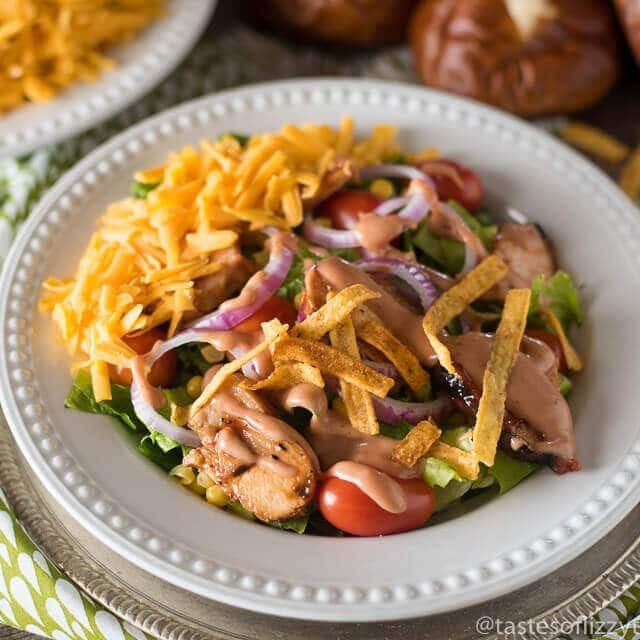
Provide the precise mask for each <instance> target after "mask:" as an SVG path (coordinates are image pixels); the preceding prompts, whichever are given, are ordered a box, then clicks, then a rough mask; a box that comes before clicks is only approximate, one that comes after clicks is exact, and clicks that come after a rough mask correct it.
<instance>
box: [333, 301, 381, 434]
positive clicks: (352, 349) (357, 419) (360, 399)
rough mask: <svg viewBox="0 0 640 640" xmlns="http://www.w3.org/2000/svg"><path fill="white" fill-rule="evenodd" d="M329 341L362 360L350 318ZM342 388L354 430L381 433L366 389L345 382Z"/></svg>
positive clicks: (337, 327)
mask: <svg viewBox="0 0 640 640" xmlns="http://www.w3.org/2000/svg"><path fill="white" fill-rule="evenodd" d="M336 297H337V296H336ZM325 306H326V305H325ZM329 339H330V340H331V345H332V346H333V348H334V349H337V350H338V351H342V352H343V353H345V354H347V355H349V356H351V357H352V358H355V359H356V360H358V361H359V360H360V352H359V351H358V342H357V340H356V332H355V329H354V328H353V322H352V321H351V318H350V317H349V316H347V317H346V318H345V319H344V320H343V321H342V322H340V323H339V324H338V325H336V326H335V327H334V328H333V329H331V331H330V332H329ZM340 388H341V390H342V399H343V401H344V404H345V407H346V409H347V416H348V418H349V422H351V425H352V426H353V428H354V429H357V430H358V431H361V432H362V433H368V434H369V435H376V434H378V433H380V425H379V424H378V418H377V417H376V412H375V409H374V408H373V402H372V401H371V395H370V394H369V393H367V392H366V391H365V390H364V389H361V388H360V387H357V386H356V385H354V384H351V383H350V382H346V381H345V380H340Z"/></svg>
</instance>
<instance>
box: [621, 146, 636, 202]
mask: <svg viewBox="0 0 640 640" xmlns="http://www.w3.org/2000/svg"><path fill="white" fill-rule="evenodd" d="M619 184H620V188H621V189H622V190H623V191H624V192H625V193H626V194H627V195H628V196H629V197H630V198H631V199H632V200H633V201H634V202H637V201H638V199H640V145H638V146H637V147H636V148H635V149H634V150H633V152H632V154H631V156H630V157H629V159H628V160H627V162H626V164H625V165H624V167H623V168H622V173H621V174H620V181H619Z"/></svg>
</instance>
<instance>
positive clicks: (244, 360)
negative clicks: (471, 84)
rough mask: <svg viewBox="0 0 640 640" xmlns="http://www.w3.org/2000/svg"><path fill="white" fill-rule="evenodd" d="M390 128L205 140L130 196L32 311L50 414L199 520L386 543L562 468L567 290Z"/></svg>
mask: <svg viewBox="0 0 640 640" xmlns="http://www.w3.org/2000/svg"><path fill="white" fill-rule="evenodd" d="M395 136H396V131H395V128H394V127H391V126H387V125H380V126H376V127H374V128H373V131H372V132H371V134H370V135H369V137H367V138H364V139H358V138H356V136H355V133H354V124H353V122H352V120H351V119H350V118H348V117H345V118H344V119H343V121H342V123H341V124H340V126H339V127H337V128H332V127H329V126H326V125H316V124H309V125H302V126H294V125H285V126H284V127H283V128H282V129H281V130H280V131H278V132H275V133H264V134H259V135H253V136H244V135H239V134H225V135H223V136H221V137H219V138H218V139H216V140H205V141H202V142H201V144H200V146H199V147H198V148H195V147H191V146H188V147H186V148H184V149H182V150H181V151H179V152H177V153H173V154H170V155H169V157H168V158H167V159H166V161H165V162H164V164H162V165H160V166H157V167H153V168H150V169H147V170H144V171H140V172H138V173H137V174H136V175H135V182H134V183H133V185H132V189H131V194H130V196H129V197H127V198H124V199H122V200H120V201H118V202H115V203H113V204H112V205H110V206H109V207H108V208H107V211H106V212H105V213H104V215H103V216H102V217H101V218H100V220H99V222H98V225H97V228H96V230H95V232H94V234H93V236H92V237H91V239H90V241H89V244H88V246H87V247H86V249H85V252H84V254H83V256H82V258H81V260H80V262H79V264H78V267H77V271H76V273H75V275H74V276H73V277H69V278H65V279H60V278H55V277H50V278H48V279H47V280H46V281H45V282H44V283H43V295H42V298H41V302H40V306H41V310H42V311H43V312H46V313H49V314H51V317H52V319H53V321H54V322H55V324H56V326H57V328H58V333H59V336H60V339H61V340H62V342H63V343H64V344H65V346H66V347H67V349H68V351H69V353H70V354H71V356H72V357H73V358H74V363H73V365H72V373H73V383H72V387H71V390H70V392H69V395H68V397H67V400H66V406H67V407H68V408H70V409H76V410H80V411H86V412H90V413H97V414H103V415H108V416H112V417H113V418H116V419H117V420H118V421H119V422H120V423H121V424H123V425H124V427H125V429H126V430H127V432H128V433H129V434H130V435H131V437H132V438H133V439H134V441H135V444H136V446H137V447H138V449H139V451H140V452H141V453H142V454H143V455H145V456H146V457H148V458H149V459H150V460H152V461H153V462H154V463H156V464H157V465H159V466H160V467H161V468H163V469H164V470H165V471H166V472H168V473H169V474H170V475H171V476H172V477H174V478H175V479H177V480H178V481H179V482H181V483H182V484H183V485H185V486H186V487H188V488H189V489H190V490H192V491H193V492H195V493H196V494H198V495H200V496H202V497H203V498H204V499H205V500H206V501H207V502H208V503H210V504H212V505H215V506H216V507H219V508H222V509H225V510H227V511H229V512H232V513H235V514H237V515H238V516H241V517H244V518H247V519H251V520H256V521H259V522H261V523H264V524H267V525H270V526H275V527H279V528H281V529H288V530H292V531H296V532H298V533H304V532H306V533H316V534H324V535H329V534H332V535H345V534H350V535H359V536H372V535H386V534H392V533H399V532H402V531H409V530H412V529H416V528H419V527H422V526H424V525H425V524H426V523H427V522H428V521H429V519H430V518H431V517H432V515H433V514H434V513H436V512H446V511H449V512H451V513H458V512H460V511H464V510H465V508H466V507H467V506H469V505H473V504H474V503H476V502H477V500H476V498H478V499H486V498H488V497H492V496H494V495H495V496H497V495H499V494H501V493H504V492H505V491H508V490H510V489H512V488H513V487H514V486H515V485H517V484H518V483H519V482H521V481H522V480H524V479H525V478H526V477H527V476H529V475H530V474H532V473H534V472H535V471H536V470H537V469H539V468H540V467H543V466H547V467H550V468H551V469H552V470H553V471H554V472H556V473H557V474H563V473H565V472H569V471H577V470H579V469H580V464H579V462H578V459H577V454H576V445H575V438H574V427H573V419H572V415H571V411H570V409H569V405H568V404H567V402H566V399H565V396H566V395H567V394H568V393H569V392H570V390H571V386H572V381H571V377H570V376H571V375H573V374H574V373H577V372H579V371H580V370H581V369H582V367H583V363H582V360H581V358H580V356H579V354H578V353H577V351H576V350H575V348H574V347H573V346H572V344H571V342H570V340H569V337H568V333H569V332H570V330H571V328H572V327H573V326H575V325H579V324H580V323H581V322H582V321H583V311H582V308H581V305H580V300H579V296H578V292H577V290H576V287H575V286H574V284H573V282H572V280H571V278H570V276H569V275H568V274H567V273H566V272H564V271H562V270H558V268H557V263H556V257H555V255H554V253H553V251H552V249H551V246H550V242H549V240H548V238H547V237H546V236H545V235H544V233H543V231H542V230H541V229H540V228H539V227H538V226H537V225H535V224H529V223H517V224H516V223H512V222H508V223H503V224H499V223H498V222H497V221H496V219H494V218H493V217H492V215H491V213H490V212H489V211H487V209H486V208H484V206H483V186H482V183H481V180H480V178H479V177H478V176H477V174H476V173H474V171H473V170H472V169H471V168H469V167H467V166H465V165H463V164H461V163H460V162H457V161H454V160H451V159H447V158H444V157H441V156H440V153H439V152H438V151H437V150H435V149H427V150H424V151H421V152H419V153H409V152H407V151H404V150H402V149H401V148H399V146H398V145H397V143H396V141H395Z"/></svg>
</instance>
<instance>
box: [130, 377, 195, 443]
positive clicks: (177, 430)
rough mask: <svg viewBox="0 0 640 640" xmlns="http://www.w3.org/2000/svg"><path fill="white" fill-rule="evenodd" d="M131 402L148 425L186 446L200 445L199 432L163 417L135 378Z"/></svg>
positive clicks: (132, 385)
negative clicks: (179, 425)
mask: <svg viewBox="0 0 640 640" xmlns="http://www.w3.org/2000/svg"><path fill="white" fill-rule="evenodd" d="M131 402H132V403H133V409H134V411H135V412H136V415H137V416H138V418H139V419H140V420H141V421H142V422H143V423H144V424H145V425H146V426H147V427H150V428H151V429H153V430H154V431H158V432H159V433H161V434H163V435H165V436H167V437H168V438H172V439H173V440H175V441H176V442H179V443H180V444H182V445H185V446H186V447H192V448H193V447H199V446H200V437H199V436H198V434H197V433H196V432H195V431H191V430H190V429H187V428H185V427H178V426H177V425H175V424H173V423H172V422H169V420H167V419H166V418H163V417H162V416H161V415H160V414H159V413H158V412H157V411H156V410H155V409H154V407H153V405H152V404H150V403H149V402H147V400H146V399H145V398H144V397H143V394H142V392H141V390H140V389H139V387H138V385H137V384H136V381H135V380H134V381H133V382H132V383H131Z"/></svg>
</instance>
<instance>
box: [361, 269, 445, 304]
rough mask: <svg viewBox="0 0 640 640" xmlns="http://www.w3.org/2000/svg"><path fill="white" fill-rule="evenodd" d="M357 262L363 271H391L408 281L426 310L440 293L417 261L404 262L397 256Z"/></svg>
mask: <svg viewBox="0 0 640 640" xmlns="http://www.w3.org/2000/svg"><path fill="white" fill-rule="evenodd" d="M355 264H356V266H358V267H360V268H361V269H362V270H363V271H367V272H374V273H375V272H384V273H391V274H393V275H394V276H396V277H397V278H400V279H401V280H403V281H404V282H406V283H407V284H408V285H409V286H410V287H411V288H412V289H413V290H414V291H415V292H416V294H417V295H418V297H419V299H420V304H421V305H422V308H423V310H424V311H426V310H427V309H428V308H429V307H430V306H431V305H432V304H433V303H434V302H435V301H436V298H437V297H438V295H439V293H438V290H437V289H436V287H435V285H434V284H433V282H431V279H430V278H429V276H428V275H427V273H426V271H425V270H424V269H422V268H421V267H420V265H418V264H416V263H415V262H404V261H403V260H398V259H397V258H366V259H364V260H358V261H357V262H356V263H355Z"/></svg>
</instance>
